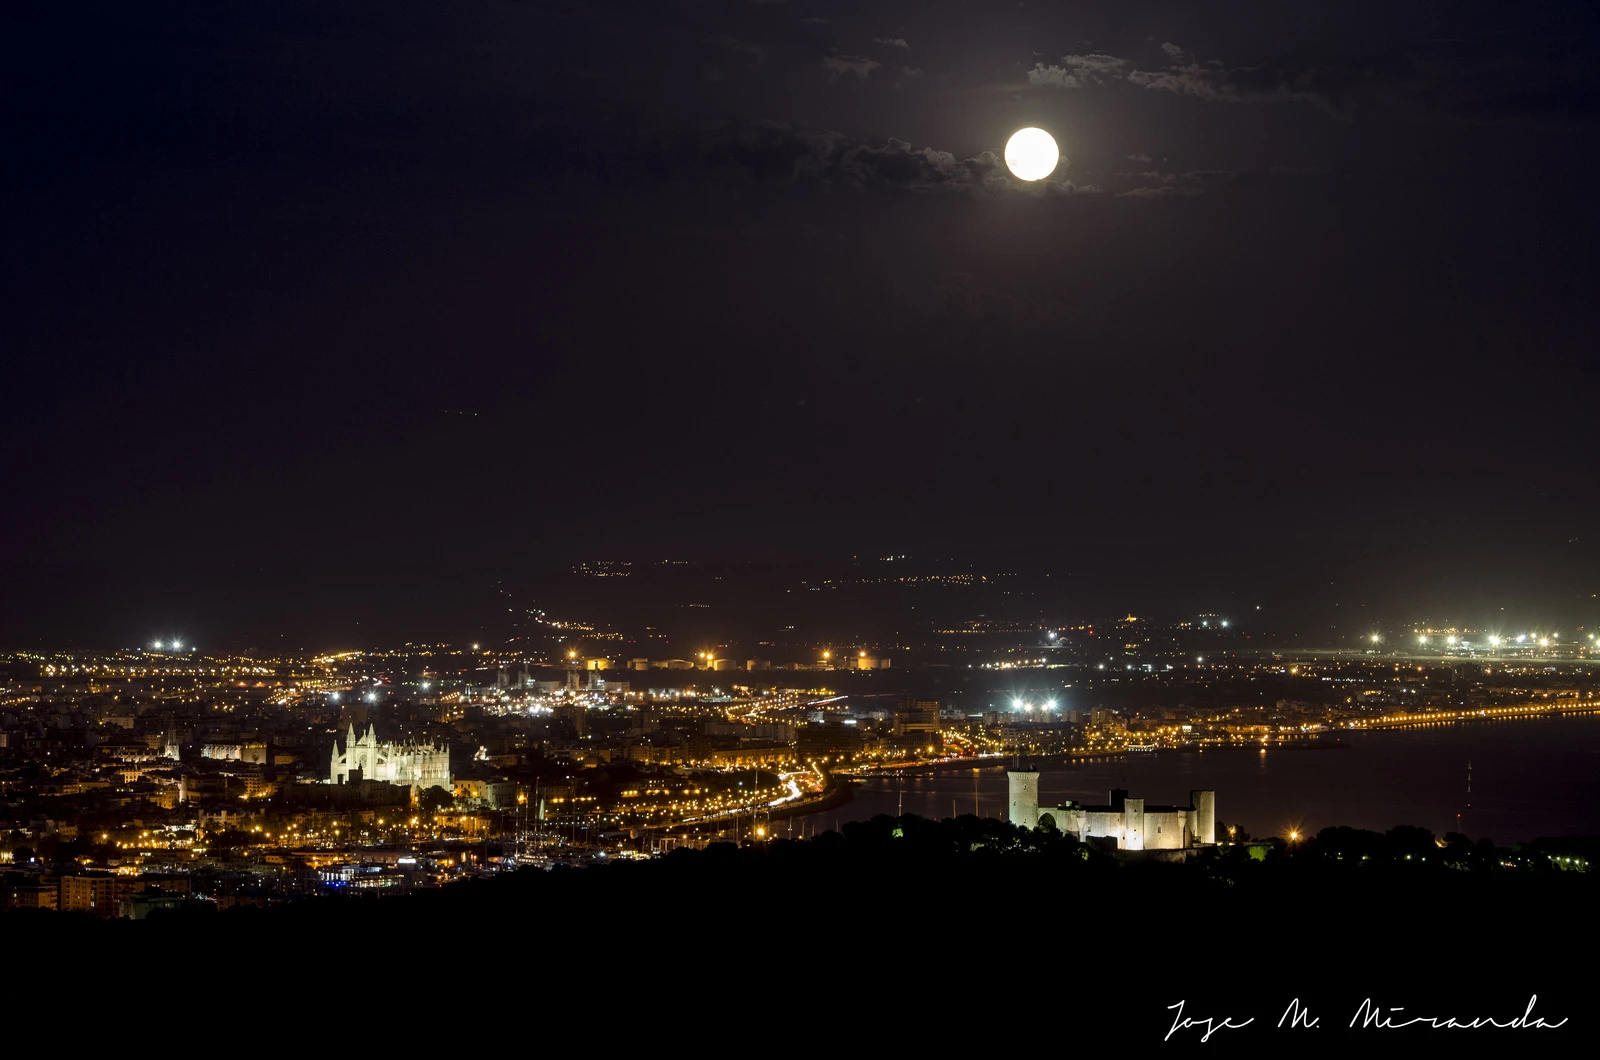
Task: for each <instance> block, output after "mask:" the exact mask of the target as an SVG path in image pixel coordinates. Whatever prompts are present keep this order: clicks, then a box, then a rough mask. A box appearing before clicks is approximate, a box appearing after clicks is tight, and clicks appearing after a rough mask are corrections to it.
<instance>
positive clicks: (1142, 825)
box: [1006, 769, 1217, 850]
mask: <svg viewBox="0 0 1600 1060" xmlns="http://www.w3.org/2000/svg"><path fill="white" fill-rule="evenodd" d="M1006 779H1007V781H1008V782H1009V786H1010V789H1011V790H1010V802H1011V813H1010V819H1011V823H1012V824H1016V825H1021V826H1022V827H1024V828H1054V829H1056V830H1058V831H1061V832H1066V833H1068V834H1070V835H1072V836H1073V837H1074V838H1076V839H1078V840H1080V841H1083V840H1088V839H1091V838H1099V839H1115V840H1116V843H1117V849H1118V850H1187V849H1188V848H1190V847H1198V846H1211V845H1212V844H1214V843H1216V841H1217V793H1216V792H1214V791H1191V792H1189V805H1187V806H1146V805H1145V804H1144V800H1143V799H1130V798H1128V793H1127V792H1126V791H1123V790H1122V789H1121V788H1118V789H1115V790H1113V791H1112V792H1111V801H1110V803H1109V804H1107V805H1104V806H1084V805H1080V804H1078V803H1075V802H1068V803H1065V804H1064V805H1061V806H1057V807H1054V808H1053V809H1043V810H1041V809H1040V808H1039V774H1038V772H1037V771H1035V770H1032V769H1014V770H1011V771H1010V772H1008V773H1007V774H1006Z"/></svg>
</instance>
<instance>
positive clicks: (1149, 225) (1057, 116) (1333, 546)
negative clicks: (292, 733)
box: [0, 0, 1600, 647]
mask: <svg viewBox="0 0 1600 1060" xmlns="http://www.w3.org/2000/svg"><path fill="white" fill-rule="evenodd" d="M1597 32H1600V11H1597V10H1596V5H1594V4H1593V3H1588V2H1582V0H1578V2H1573V3H1543V2H1541V3H1532V4H1506V3H1489V2H1484V3H1450V4H1440V3H1426V4H1425V3H1406V2H1395V0H1390V2H1383V3H1361V2H1354V0H1335V2H1328V3H1317V4H1312V3H1304V4H1284V3H1281V2H1261V3H1215V4H1203V5H1202V4H1195V3H1192V2H1178V0H1174V2H1168V3H1139V4H1130V3H1097V4H1090V3H1069V2H1061V3H1042V2H1037V3H1023V4H1000V3H980V2H939V0H916V2H904V3H870V2H866V3H863V2H842V0H840V2H822V0H787V2H771V0H768V2H750V0H693V2H691V0H651V2H641V3H637V4H628V3H614V2H606V0H593V2H587V3H554V2H553V3H512V2H506V0H502V2H496V3H482V2H475V0H463V2H455V3H421V2H416V0H386V2H382V3H377V2H373V3H351V2H344V0H317V2H308V3H292V2H282V3H273V4H254V5H246V4H229V5H219V4H215V3H195V4H185V5H172V4H159V3H158V4H127V5H120V6H111V5H95V6H94V7H92V8H88V9H80V8H76V7H69V6H64V5H59V4H49V3H42V2H39V3H34V4H32V5H31V8H30V7H27V6H26V5H25V9H24V10H23V12H22V13H21V15H20V16H13V17H11V18H10V19H8V28H7V30H6V32H5V33H4V34H3V35H0V49H3V51H4V68H5V70H6V71H7V73H6V83H5V90H4V92H3V93H0V99H3V103H0V106H3V108H4V113H5V118H6V127H7V128H6V141H7V151H6V154H7V158H8V165H7V166H6V167H5V173H4V177H3V178H0V179H3V180H4V182H5V198H6V205H7V210H6V215H7V218H6V234H5V244H6V247H7V252H6V254H5V255H4V261H5V267H6V276H5V282H4V289H3V293H0V305H3V319H4V329H3V334H0V342H3V347H4V350H5V356H4V364H5V370H4V374H3V377H0V378H3V380H4V384H3V392H4V395H5V398H6V400H5V403H4V415H3V417H0V455H3V458H4V459H3V464H0V466H3V469H4V470H3V472H0V475H3V478H0V485H3V487H4V491H5V493H4V495H5V498H6V502H7V503H6V509H7V510H6V513H5V519H4V531H3V540H4V546H5V547H4V550H3V554H0V587H3V589H0V597H3V600H4V606H3V607H0V645H9V646H13V647H24V646H30V645H36V644H39V643H41V642H48V643H51V644H55V643H62V642H67V643H96V644H107V645H115V644H133V643H138V642H140V641H142V640H144V639H145V638H147V637H148V636H149V635H150V634H151V633H158V634H159V633H160V632H162V631H166V630H173V631H187V635H188V636H190V637H191V638H193V637H199V638H201V639H202V640H209V641H211V642H212V643H216V644H222V643H240V642H244V643H279V640H278V638H280V637H281V636H283V635H285V634H286V632H288V633H290V634H292V635H296V636H299V637H300V639H306V640H310V641H312V642H315V643H321V642H325V641H327V640H329V639H333V640H339V639H345V640H349V639H355V640H358V641H362V642H376V641H379V640H381V639H382V638H386V637H389V638H396V639H426V638H431V637H448V636H453V635H457V634H458V633H459V631H460V630H462V629H464V628H467V627H468V626H469V625H470V624H471V623H472V622H473V621H475V620H476V618H475V616H477V615H478V614H479V612H480V611H482V610H483V609H489V610H492V609H494V608H495V607H496V606H497V603H496V599H495V596H494V590H493V588H492V586H493V585H495V583H497V582H504V583H509V584H516V585H518V586H519V587H526V591H527V592H528V593H530V594H533V595H536V594H537V586H538V579H539V578H540V577H541V576H542V575H541V572H545V571H548V570H553V569H560V568H562V567H563V566H564V565H566V564H568V563H571V562H574V561H577V560H582V559H606V558H634V559H657V558H664V557H667V556H674V557H677V556H682V557H689V558H706V557H718V558H724V559H726V558H741V559H751V560H760V561H764V562H767V561H775V560H782V559H786V558H792V557H806V558H819V557H828V556H834V555H838V556H848V555H851V554H854V553H881V552H896V553H902V552H903V553H910V554H913V555H916V554H929V555H932V554H937V555H940V556H951V555H958V556H962V557H970V558H971V560H972V561H973V562H975V563H979V564H986V563H987V564H993V563H1005V562H1010V561H1012V560H1014V559H1015V558H1017V557H1029V558H1030V560H1031V561H1033V562H1036V563H1040V564H1044V565H1046V566H1049V565H1050V564H1058V565H1059V566H1060V567H1061V568H1063V569H1070V571H1071V572H1072V573H1073V576H1074V578H1075V579H1076V580H1075V582H1074V585H1075V586H1076V589H1075V592H1077V593H1078V594H1080V595H1079V596H1078V597H1077V598H1076V599H1074V600H1070V601H1067V603H1068V604H1071V605H1075V606H1078V607H1081V608H1082V609H1083V610H1084V611H1086V612H1092V611H1093V610H1094V609H1096V608H1117V607H1124V606H1140V607H1154V608H1158V609H1159V608H1162V607H1168V608H1170V609H1178V608H1184V607H1192V606H1203V605H1204V604H1205V603H1206V602H1207V601H1209V600H1213V599H1216V598H1217V597H1218V596H1219V595H1226V596H1229V597H1230V598H1232V599H1237V600H1247V599H1271V600H1273V601H1274V602H1275V603H1276V604H1277V605H1279V606H1282V607H1285V608H1293V607H1300V608H1301V609H1315V608H1321V607H1325V606H1331V605H1332V603H1334V602H1340V603H1343V604H1344V605H1346V606H1349V605H1350V604H1351V603H1352V602H1353V601H1357V600H1359V601H1361V602H1364V603H1366V604H1368V605H1369V606H1371V607H1373V608H1381V609H1387V610H1386V612H1385V613H1387V614H1390V615H1392V616H1393V617H1394V618H1395V620H1397V621H1401V620H1407V619H1409V618H1410V617H1412V616H1413V615H1428V616H1436V617H1438V618H1441V619H1446V620H1450V619H1454V620H1462V621H1468V622H1471V621H1475V620H1477V619H1478V618H1480V617H1481V616H1482V615H1484V614H1485V613H1488V612H1490V611H1492V610H1494V609H1497V608H1499V607H1507V608H1508V610H1509V609H1515V610H1516V611H1518V612H1519V613H1520V615H1521V616H1525V617H1527V618H1528V619H1530V620H1535V621H1539V620H1548V621H1558V620H1559V621H1568V622H1585V621H1588V622H1593V621H1594V620H1595V618H1596V615H1595V614H1594V613H1592V612H1593V611H1594V609H1595V607H1596V603H1597V601H1596V600H1595V599H1594V598H1593V596H1592V594H1594V593H1596V592H1600V562H1597V560H1596V557H1597V556H1600V549H1596V548H1595V541H1596V540H1597V539H1600V537H1597V531H1596V527H1595V520H1596V517H1597V515H1600V502H1597V494H1596V489H1595V480H1596V476H1595V469H1596V458H1597V447H1596V441H1597V428H1596V426H1595V406H1596V400H1595V396H1596V394H1595V387H1594V382H1595V379H1596V375H1597V373H1596V371H1595V369H1594V368H1593V367H1592V362H1593V359H1594V356H1595V343H1594V342H1593V340H1592V336H1593V335H1594V334H1595V333H1596V325H1597V324H1600V320H1597V316H1600V298H1596V297H1595V291H1596V282H1595V281H1596V272H1597V267H1596V256H1595V244H1594V240H1595V233H1596V231H1597V230H1600V228H1597V225H1596V221H1597V216H1596V214H1597V210H1596V192H1595V188H1594V183H1595V167H1594V164H1593V163H1594V161H1595V158H1596V151H1595V148H1594V144H1595V143H1596V142H1597V140H1596V133H1597V132H1600V73H1597V71H1600V65H1597V61H1596V60H1597V59H1600V47H1597V39H1600V38H1597ZM1028 125H1036V126H1040V127H1043V128H1045V129H1047V130H1049V131H1050V132H1051V133H1052V134H1053V135H1054V136H1055V137H1056V139H1057V141H1058V142H1059V143H1060V145H1061V148H1062V151H1063V153H1064V160H1063V164H1062V165H1061V166H1060V167H1059V168H1058V169H1057V170H1056V171H1055V173H1054V174H1052V176H1051V177H1050V178H1048V179H1047V180H1046V181H1042V182H1039V183H1037V184H1024V183H1022V182H1020V181H1017V180H1015V179H1014V178H1012V177H1011V176H1010V175H1009V174H1008V173H1007V172H1006V170H1005V167H1004V165H1003V164H1002V163H1001V162H1000V161H999V155H1000V153H1001V151H1002V149H1003V146H1004V144H1005V141H1006V138H1007V137H1008V136H1009V135H1010V134H1011V132H1013V131H1014V130H1016V129H1017V128H1020V127H1023V126H1028ZM357 623H360V625H359V626H357ZM318 638H321V640H319V639H318Z"/></svg>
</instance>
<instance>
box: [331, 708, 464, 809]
mask: <svg viewBox="0 0 1600 1060" xmlns="http://www.w3.org/2000/svg"><path fill="white" fill-rule="evenodd" d="M358 780H383V781H387V782H389V783H390V784H403V785H405V786H407V787H409V788H410V789H411V791H412V794H416V793H417V792H419V791H424V790H426V789H428V788H432V787H440V788H444V789H445V790H446V791H450V790H452V787H453V785H452V783H451V780H450V747H449V745H448V744H447V745H445V746H443V747H440V746H438V745H435V744H432V743H413V742H411V741H409V740H408V741H406V742H405V743H379V742H378V727H377V726H376V725H369V726H367V731H366V732H364V733H362V734H361V735H360V736H359V737H358V736H357V735H356V727H355V723H354V722H352V723H351V725H350V733H349V735H348V736H346V738H345V742H344V751H343V753H341V752H340V750H339V741H338V740H335V741H334V742H333V759H332V762H331V764H330V765H329V767H328V783H330V784H344V783H354V782H355V781H358Z"/></svg>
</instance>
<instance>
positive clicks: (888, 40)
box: [872, 37, 911, 51]
mask: <svg viewBox="0 0 1600 1060" xmlns="http://www.w3.org/2000/svg"><path fill="white" fill-rule="evenodd" d="M872 40H873V42H874V43H876V44H887V45H888V46H889V47H891V48H905V49H906V50H907V51H909V50H910V49H911V45H909V44H907V43H906V42H905V40H904V39H903V38H900V37H873V38H872Z"/></svg>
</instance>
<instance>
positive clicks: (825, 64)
mask: <svg viewBox="0 0 1600 1060" xmlns="http://www.w3.org/2000/svg"><path fill="white" fill-rule="evenodd" d="M882 65H883V64H882V63H880V62H878V61H877V60H876V59H868V58H867V57H866V56H864V55H824V56H823V57H822V68H823V69H824V70H826V71H828V77H829V79H830V80H834V81H836V80H838V79H839V78H840V77H843V76H844V75H845V74H855V75H856V76H857V77H859V78H862V79H865V78H866V76H867V75H868V74H870V73H872V71H874V70H876V69H878V68H879V67H881V66H882Z"/></svg>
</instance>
